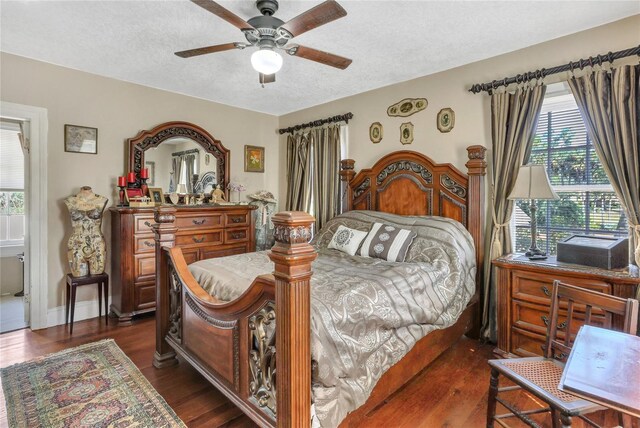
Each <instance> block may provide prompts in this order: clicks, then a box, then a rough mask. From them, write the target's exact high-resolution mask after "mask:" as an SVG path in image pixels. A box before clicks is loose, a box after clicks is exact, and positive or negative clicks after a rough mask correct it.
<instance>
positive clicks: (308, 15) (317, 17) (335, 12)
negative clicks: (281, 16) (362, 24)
mask: <svg viewBox="0 0 640 428" xmlns="http://www.w3.org/2000/svg"><path fill="white" fill-rule="evenodd" d="M192 1H193V0H192ZM346 15H347V11H346V10H344V8H343V7H342V6H340V5H339V4H338V3H337V2H336V1H334V0H327V1H325V2H324V3H320V4H319V5H317V6H315V7H313V8H311V9H309V10H307V11H306V12H303V13H301V14H300V15H298V16H296V17H295V18H293V19H291V20H289V21H287V22H285V23H284V24H282V26H281V27H280V28H281V29H284V30H286V31H288V32H289V33H291V35H292V36H293V37H296V36H299V35H300V34H302V33H306V32H307V31H309V30H313V29H314V28H317V27H319V26H321V25H324V24H328V23H329V22H331V21H335V20H336V19H339V18H342V17H343V16H346Z"/></svg>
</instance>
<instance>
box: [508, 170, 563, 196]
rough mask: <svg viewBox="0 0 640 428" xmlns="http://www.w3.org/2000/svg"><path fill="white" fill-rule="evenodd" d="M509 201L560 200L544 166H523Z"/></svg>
mask: <svg viewBox="0 0 640 428" xmlns="http://www.w3.org/2000/svg"><path fill="white" fill-rule="evenodd" d="M508 199H560V198H559V197H558V195H557V194H556V192H555V191H554V190H553V188H552V187H551V183H549V176H547V169H546V168H545V166H544V165H522V166H521V167H520V170H519V171H518V177H517V178H516V184H515V185H514V186H513V190H512V191H511V194H510V195H509V197H508Z"/></svg>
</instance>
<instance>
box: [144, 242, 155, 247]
mask: <svg viewBox="0 0 640 428" xmlns="http://www.w3.org/2000/svg"><path fill="white" fill-rule="evenodd" d="M144 245H146V246H147V247H155V246H156V243H155V242H153V241H144Z"/></svg>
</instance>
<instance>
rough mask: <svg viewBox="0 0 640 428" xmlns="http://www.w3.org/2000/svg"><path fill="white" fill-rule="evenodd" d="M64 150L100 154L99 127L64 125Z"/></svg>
mask: <svg viewBox="0 0 640 428" xmlns="http://www.w3.org/2000/svg"><path fill="white" fill-rule="evenodd" d="M64 151H65V152H71V153H90V154H94V155H95V154H98V128H89V127H87V126H77V125H64Z"/></svg>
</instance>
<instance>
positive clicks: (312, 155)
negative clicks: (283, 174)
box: [286, 125, 340, 230]
mask: <svg viewBox="0 0 640 428" xmlns="http://www.w3.org/2000/svg"><path fill="white" fill-rule="evenodd" d="M339 171H340V126H339V125H332V126H328V127H324V128H313V129H311V130H309V131H308V132H301V133H299V134H295V135H289V136H288V137H287V200H286V209H287V210H292V211H306V212H308V213H309V214H311V215H313V216H314V217H315V218H316V230H319V229H320V228H322V226H323V225H324V224H325V223H326V222H327V221H328V220H330V219H332V218H333V217H334V216H335V215H336V214H337V212H338V203H339V201H338V195H339V192H340V176H339Z"/></svg>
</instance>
